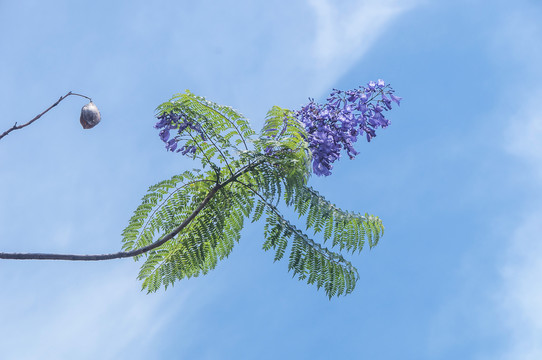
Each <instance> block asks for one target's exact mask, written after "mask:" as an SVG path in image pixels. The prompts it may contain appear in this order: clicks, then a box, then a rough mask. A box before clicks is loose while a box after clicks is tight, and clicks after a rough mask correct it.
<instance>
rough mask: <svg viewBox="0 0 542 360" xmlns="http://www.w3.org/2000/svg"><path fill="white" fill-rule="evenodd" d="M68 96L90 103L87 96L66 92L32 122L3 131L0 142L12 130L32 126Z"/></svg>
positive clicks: (15, 125)
mask: <svg viewBox="0 0 542 360" xmlns="http://www.w3.org/2000/svg"><path fill="white" fill-rule="evenodd" d="M70 95H75V96H81V97H84V98H87V99H89V100H90V101H92V99H91V98H89V97H88V96H85V95H81V94H76V93H74V92H71V91H70V92H68V93H67V94H66V95H64V96H61V97H60V98H59V99H58V100H57V101H56V102H55V103H54V104H53V105H51V106H49V107H48V108H47V109H46V110H45V111H44V112H42V113H41V114H39V115H36V116H35V117H34V118H33V119H32V120H30V121H29V122H27V123H26V124H23V125H17V123H15V124H14V125H13V126H12V127H11V128H9V129H8V130H6V131H4V132H3V133H2V135H0V140H2V138H3V137H4V136H6V135H7V134H9V133H10V132H12V131H14V130H19V129H22V128H24V127H27V126H28V125H30V124H32V123H33V122H34V121H36V120H38V119H39V118H40V117H42V116H43V115H45V113H47V112H48V111H49V110H51V109H52V108H54V107H55V106H57V105H58V104H59V103H60V102H61V101H62V100H64V99H65V98H67V97H68V96H70Z"/></svg>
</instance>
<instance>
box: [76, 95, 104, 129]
mask: <svg viewBox="0 0 542 360" xmlns="http://www.w3.org/2000/svg"><path fill="white" fill-rule="evenodd" d="M100 120H101V116H100V111H99V110H98V108H97V107H96V105H94V103H93V102H92V101H91V102H89V103H88V104H86V105H85V106H83V108H82V109H81V118H80V122H81V125H82V126H83V129H92V128H93V127H94V126H96V125H98V123H99V122H100Z"/></svg>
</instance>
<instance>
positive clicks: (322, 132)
mask: <svg viewBox="0 0 542 360" xmlns="http://www.w3.org/2000/svg"><path fill="white" fill-rule="evenodd" d="M393 93H394V90H393V89H392V88H391V87H390V86H389V85H386V83H385V82H384V80H382V79H379V80H378V81H377V82H374V81H370V82H369V83H368V84H367V87H361V86H360V87H359V88H358V89H353V90H347V91H341V90H337V89H334V90H333V91H332V92H331V94H330V95H329V97H328V98H327V102H326V103H325V104H317V103H315V102H314V100H313V99H309V100H310V102H309V103H308V104H307V105H305V106H303V107H302V108H301V110H299V111H298V112H297V113H296V114H297V118H298V119H299V121H300V122H301V123H302V124H303V125H304V127H305V130H306V131H307V133H308V138H307V142H308V143H309V148H310V150H311V151H312V169H313V172H314V173H315V174H316V175H318V176H322V175H323V176H328V175H331V170H332V169H333V165H332V163H333V162H335V161H336V160H338V159H339V158H340V156H341V151H342V150H346V153H347V154H348V156H349V157H350V158H351V159H353V158H354V157H355V156H356V155H358V152H357V151H356V149H354V146H353V143H355V142H356V141H357V138H358V136H359V135H361V134H363V133H365V135H366V137H367V141H371V139H372V138H374V137H375V136H376V132H375V130H376V129H377V128H379V127H382V128H385V127H387V126H388V125H389V124H390V121H389V120H388V119H386V118H385V116H384V114H383V112H384V111H387V110H390V109H391V108H392V102H396V103H397V104H399V101H400V100H401V98H400V97H397V96H395V95H393ZM378 96H379V97H380V98H378Z"/></svg>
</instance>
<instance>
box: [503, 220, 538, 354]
mask: <svg viewBox="0 0 542 360" xmlns="http://www.w3.org/2000/svg"><path fill="white" fill-rule="evenodd" d="M541 235H542V211H541V212H536V213H533V214H531V215H530V216H529V217H528V218H527V219H525V221H524V222H523V224H522V225H521V226H520V227H519V228H518V229H517V230H516V232H515V234H514V236H513V238H512V243H511V245H510V248H509V249H508V251H507V259H506V262H505V263H504V265H503V266H502V269H501V272H502V287H501V290H500V291H499V292H498V293H497V298H498V299H499V301H498V309H497V310H498V314H500V318H501V320H502V324H503V326H504V327H505V329H506V331H507V333H508V336H507V339H508V344H507V350H506V352H505V353H504V354H503V356H502V359H503V360H504V359H506V360H516V359H517V360H520V359H521V360H538V359H542V286H541V285H540V283H541V282H540V279H542V241H541V238H542V237H541Z"/></svg>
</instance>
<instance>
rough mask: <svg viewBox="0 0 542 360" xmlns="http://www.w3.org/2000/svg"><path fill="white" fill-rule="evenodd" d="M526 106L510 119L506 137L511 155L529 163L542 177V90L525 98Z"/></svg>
mask: <svg viewBox="0 0 542 360" xmlns="http://www.w3.org/2000/svg"><path fill="white" fill-rule="evenodd" d="M523 99H524V101H525V105H524V107H523V108H521V109H520V111H519V112H517V113H516V114H515V116H513V117H512V118H511V119H510V125H509V128H508V129H507V130H508V131H507V135H506V137H507V138H508V139H510V140H509V141H508V143H507V149H508V151H509V152H510V153H512V154H514V155H516V156H518V157H519V158H520V159H521V160H524V161H527V162H528V164H529V165H530V166H531V168H532V169H533V170H534V172H535V173H536V174H537V175H539V176H540V177H542V109H541V108H540V99H542V89H540V90H538V91H534V92H531V94H529V95H527V96H525V97H524V98H523Z"/></svg>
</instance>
